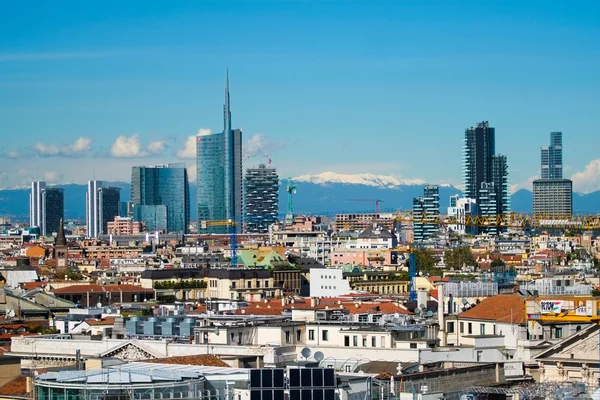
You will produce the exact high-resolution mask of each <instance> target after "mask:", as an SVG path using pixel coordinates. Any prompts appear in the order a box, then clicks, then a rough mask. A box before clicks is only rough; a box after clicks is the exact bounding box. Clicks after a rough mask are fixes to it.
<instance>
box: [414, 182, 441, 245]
mask: <svg viewBox="0 0 600 400" xmlns="http://www.w3.org/2000/svg"><path fill="white" fill-rule="evenodd" d="M439 215H440V192H439V187H438V186H437V185H427V186H425V187H424V188H423V197H416V198H414V199H413V218H414V219H415V220H416V221H421V222H413V232H414V238H413V240H414V241H416V242H419V241H426V240H429V239H431V237H432V236H433V235H434V234H435V233H436V232H438V230H439V225H438V224H436V223H434V221H435V220H436V219H437V218H438V217H439Z"/></svg>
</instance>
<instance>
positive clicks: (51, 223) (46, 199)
mask: <svg viewBox="0 0 600 400" xmlns="http://www.w3.org/2000/svg"><path fill="white" fill-rule="evenodd" d="M64 214H65V197H64V191H63V189H60V188H45V189H44V190H42V225H41V227H40V228H41V233H42V235H43V236H50V235H53V234H55V233H58V230H59V228H60V224H61V221H62V220H63V218H64Z"/></svg>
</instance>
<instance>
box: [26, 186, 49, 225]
mask: <svg viewBox="0 0 600 400" xmlns="http://www.w3.org/2000/svg"><path fill="white" fill-rule="evenodd" d="M45 188H46V182H40V181H34V182H31V193H30V194H29V226H37V227H40V228H41V226H42V191H43V190H44V189H45Z"/></svg>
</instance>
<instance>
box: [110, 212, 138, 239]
mask: <svg viewBox="0 0 600 400" xmlns="http://www.w3.org/2000/svg"><path fill="white" fill-rule="evenodd" d="M106 230H107V233H108V234H109V235H115V236H126V235H137V234H139V233H140V232H142V231H143V227H142V223H141V222H137V221H134V220H133V218H131V217H118V216H117V217H115V220H114V221H110V222H108V224H107V228H106Z"/></svg>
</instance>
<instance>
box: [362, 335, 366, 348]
mask: <svg viewBox="0 0 600 400" xmlns="http://www.w3.org/2000/svg"><path fill="white" fill-rule="evenodd" d="M362 344H363V347H367V337H366V336H363V337H362Z"/></svg>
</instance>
